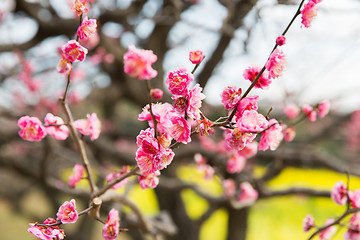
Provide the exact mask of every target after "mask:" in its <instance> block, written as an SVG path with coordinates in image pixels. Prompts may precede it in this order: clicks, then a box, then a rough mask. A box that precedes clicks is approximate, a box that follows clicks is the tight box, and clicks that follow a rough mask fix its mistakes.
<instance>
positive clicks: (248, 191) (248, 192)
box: [237, 182, 259, 205]
mask: <svg viewBox="0 0 360 240" xmlns="http://www.w3.org/2000/svg"><path fill="white" fill-rule="evenodd" d="M240 190H241V193H240V195H239V197H238V199H237V200H238V201H239V202H241V203H243V204H246V205H250V204H252V203H253V202H255V201H256V199H257V198H258V195H259V194H258V192H257V191H256V190H255V189H254V188H253V187H252V186H251V184H250V183H248V182H243V183H241V184H240Z"/></svg>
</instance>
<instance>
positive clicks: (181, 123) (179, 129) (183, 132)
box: [169, 117, 191, 144]
mask: <svg viewBox="0 0 360 240" xmlns="http://www.w3.org/2000/svg"><path fill="white" fill-rule="evenodd" d="M170 121H171V123H172V126H171V127H170V129H169V133H170V135H171V136H172V137H173V138H174V139H175V140H176V141H177V142H182V143H184V144H187V143H189V142H191V138H190V133H191V125H190V123H189V122H188V121H186V120H185V118H183V117H173V118H171V119H170Z"/></svg>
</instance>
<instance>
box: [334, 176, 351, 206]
mask: <svg viewBox="0 0 360 240" xmlns="http://www.w3.org/2000/svg"><path fill="white" fill-rule="evenodd" d="M347 193H348V189H347V187H346V186H345V184H344V183H343V182H342V181H338V182H336V183H335V185H334V187H333V189H332V190H331V198H332V200H334V202H335V203H336V204H339V205H345V204H346V201H347Z"/></svg>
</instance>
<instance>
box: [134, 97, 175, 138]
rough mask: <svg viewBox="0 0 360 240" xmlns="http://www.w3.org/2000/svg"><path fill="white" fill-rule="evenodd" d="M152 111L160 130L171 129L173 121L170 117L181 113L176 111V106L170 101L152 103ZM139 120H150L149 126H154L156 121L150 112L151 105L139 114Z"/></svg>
mask: <svg viewBox="0 0 360 240" xmlns="http://www.w3.org/2000/svg"><path fill="white" fill-rule="evenodd" d="M151 108H152V112H153V114H154V116H155V120H156V121H157V130H158V131H159V132H162V133H163V132H167V131H168V129H170V127H171V125H172V123H171V121H170V118H172V117H174V116H179V114H178V113H177V112H176V111H175V109H174V107H173V106H172V105H171V104H169V103H157V104H153V105H152V107H151ZM138 120H140V121H148V122H149V126H150V127H151V128H154V123H153V120H152V117H151V114H150V112H149V105H147V106H146V107H145V108H143V111H142V112H141V113H140V114H139V118H138Z"/></svg>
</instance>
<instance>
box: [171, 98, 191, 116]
mask: <svg viewBox="0 0 360 240" xmlns="http://www.w3.org/2000/svg"><path fill="white" fill-rule="evenodd" d="M172 99H173V100H174V109H175V110H176V112H178V113H179V114H180V115H182V116H184V114H185V111H186V109H187V108H188V106H189V97H188V95H185V96H175V95H174V96H172Z"/></svg>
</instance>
